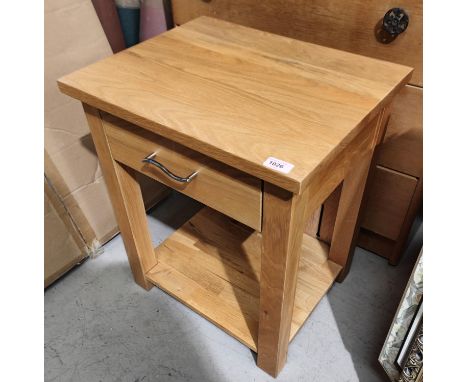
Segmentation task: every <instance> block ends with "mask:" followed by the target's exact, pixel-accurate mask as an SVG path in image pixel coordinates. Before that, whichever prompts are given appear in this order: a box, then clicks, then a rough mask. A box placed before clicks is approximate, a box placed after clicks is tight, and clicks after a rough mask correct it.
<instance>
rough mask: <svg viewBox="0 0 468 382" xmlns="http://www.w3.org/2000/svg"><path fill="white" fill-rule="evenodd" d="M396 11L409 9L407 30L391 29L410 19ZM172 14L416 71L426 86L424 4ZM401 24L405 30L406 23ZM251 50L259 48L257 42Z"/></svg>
mask: <svg viewBox="0 0 468 382" xmlns="http://www.w3.org/2000/svg"><path fill="white" fill-rule="evenodd" d="M395 8H401V9H403V10H404V11H405V13H406V15H407V17H408V23H407V28H406V30H404V31H402V29H400V30H392V28H390V26H391V25H392V24H391V21H392V18H393V21H395V20H396V19H400V18H401V20H404V19H405V18H404V16H403V17H402V14H398V13H395V12H394V13H393V14H392V13H390V12H389V11H390V10H391V9H395ZM172 11H173V12H172V13H173V15H174V22H175V24H177V25H180V24H185V23H186V22H188V21H190V20H193V19H195V18H197V17H199V16H212V17H216V18H219V19H223V20H227V21H231V22H234V23H237V24H241V25H245V26H248V27H252V28H256V29H260V30H264V31H266V32H271V33H276V34H280V35H283V36H287V37H292V38H295V39H297V40H303V41H307V42H312V43H314V44H319V45H324V46H328V47H331V48H335V49H340V50H346V51H348V52H353V53H357V54H362V55H364V56H369V57H374V58H378V59H381V60H386V61H393V62H396V63H398V64H403V65H407V66H411V67H413V68H414V73H413V77H412V78H411V83H412V84H414V85H418V86H422V38H423V37H422V36H423V34H422V18H423V14H422V13H423V2H422V0H400V1H397V2H396V1H381V0H370V1H369V0H366V1H364V0H354V1H349V0H314V1H311V0H269V1H258V0H237V1H235V2H233V1H231V0H216V1H207V0H172ZM387 13H388V14H387ZM386 15H387V19H386V20H387V23H386V26H384V23H383V19H384V16H386ZM397 24H398V25H399V26H401V27H402V26H403V25H402V22H400V23H397ZM385 28H386V29H385ZM388 32H391V33H394V35H392V34H390V33H388ZM398 33H399V34H398ZM251 48H252V49H255V41H252V42H251Z"/></svg>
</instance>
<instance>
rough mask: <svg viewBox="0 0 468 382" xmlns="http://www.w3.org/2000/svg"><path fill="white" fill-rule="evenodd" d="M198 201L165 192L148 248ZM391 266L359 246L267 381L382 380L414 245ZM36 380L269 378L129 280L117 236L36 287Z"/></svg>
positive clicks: (168, 302) (190, 317)
mask: <svg viewBox="0 0 468 382" xmlns="http://www.w3.org/2000/svg"><path fill="white" fill-rule="evenodd" d="M199 207H200V206H199V205H197V204H196V203H194V202H193V201H191V200H190V199H188V198H185V197H183V196H181V195H178V194H174V195H172V196H171V197H170V198H168V199H167V200H166V201H165V202H163V203H162V204H161V205H160V206H158V207H157V208H156V209H155V210H154V211H152V212H151V214H150V216H149V225H150V228H151V231H152V234H153V241H154V243H155V244H157V243H160V242H161V241H162V240H164V239H165V238H166V237H167V236H169V235H170V233H171V232H172V231H173V230H174V228H175V227H177V226H180V225H181V224H182V223H183V222H184V221H185V220H187V219H188V218H189V217H190V216H191V215H192V214H193V213H194V212H196V211H197V210H198V208H199ZM413 233H414V235H413V239H412V240H411V243H410V245H409V247H408V249H407V250H406V253H405V255H404V257H403V259H402V261H401V263H400V265H398V266H397V267H392V266H389V265H388V264H387V261H386V260H385V259H383V258H380V257H378V256H376V255H373V254H371V253H369V252H366V251H364V250H362V249H360V248H358V249H357V250H356V253H355V256H354V262H353V266H352V268H351V272H350V274H349V276H348V278H347V279H346V280H345V282H344V283H343V284H335V285H334V286H333V288H332V289H331V291H330V292H329V293H328V295H327V296H326V297H325V298H323V299H322V301H321V302H320V304H319V305H318V306H317V308H316V310H315V311H314V312H313V313H312V315H311V316H310V317H309V319H308V320H307V322H306V323H305V325H304V327H303V328H302V329H301V331H300V332H299V334H298V335H297V336H296V338H295V339H294V340H293V342H292V343H291V345H290V346H289V355H288V361H287V363H286V366H285V367H284V369H283V371H282V372H281V374H280V375H279V377H278V378H277V379H276V381H294V382H296V381H298V382H299V381H310V382H312V381H317V382H328V381H330V382H331V381H333V382H346V381H362V382H378V381H388V379H387V378H386V376H385V374H384V372H383V371H382V369H381V367H380V364H379V363H378V362H377V357H378V355H379V352H380V349H381V347H382V344H383V342H384V340H385V337H386V334H387V331H388V329H389V326H390V323H391V321H392V319H393V315H394V313H395V311H396V308H397V306H398V303H399V300H400V298H401V295H402V293H403V290H404V288H405V285H406V282H407V280H408V278H409V275H410V273H411V270H412V267H413V265H414V263H415V260H416V257H417V255H418V251H419V248H420V246H421V245H422V225H421V222H419V223H418V224H415V227H414V228H413ZM45 380H46V381H83V382H95V381H96V382H98V381H129V382H141V381H145V382H147V381H174V382H175V381H197V382H198V381H200V382H223V381H235V382H239V381H242V382H243V381H273V380H274V379H273V378H271V377H269V376H268V375H267V374H265V373H264V372H263V371H262V370H260V369H258V368H257V367H256V365H255V358H254V354H253V353H252V352H251V351H250V350H249V349H248V348H247V347H245V346H243V345H242V344H240V343H239V342H237V341H236V340H235V339H233V338H231V337H230V336H229V335H227V334H225V333H224V332H223V331H221V330H220V329H218V328H216V327H215V326H214V325H213V324H211V323H209V322H208V321H206V320H205V319H203V318H202V317H200V316H198V315H197V314H195V313H193V312H192V311H190V309H188V308H186V307H185V306H183V305H182V304H181V303H179V302H177V301H176V300H174V299H172V298H171V297H169V296H168V295H167V294H165V293H164V292H162V291H160V290H158V289H157V288H153V289H152V290H151V291H150V292H146V291H144V290H143V289H141V288H140V287H138V286H137V285H136V284H135V283H134V281H133V278H132V275H131V273H130V268H129V265H128V263H127V258H126V255H125V250H124V246H123V243H122V240H121V238H120V236H117V237H115V238H114V239H113V240H112V241H110V242H109V243H108V244H106V245H105V247H104V253H103V254H101V255H100V256H98V257H97V258H95V259H90V260H88V261H86V262H85V263H84V264H83V265H81V266H79V267H77V268H75V269H74V270H73V271H72V272H70V273H69V274H68V275H66V276H65V277H64V278H62V279H61V280H59V281H58V282H56V283H55V284H54V285H52V286H51V287H49V288H48V289H47V291H46V292H45Z"/></svg>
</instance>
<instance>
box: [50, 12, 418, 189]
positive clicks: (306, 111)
mask: <svg viewBox="0 0 468 382" xmlns="http://www.w3.org/2000/svg"><path fill="white" fill-rule="evenodd" d="M411 73H412V69H411V68H409V67H406V66H402V65H398V64H393V63H390V62H386V61H380V60H376V59H372V58H368V57H364V56H359V55H355V54H351V53H347V52H343V51H339V50H335V49H331V48H326V47H323V46H319V45H314V44H310V43H305V42H302V41H297V40H293V39H290V38H286V37H282V36H277V35H274V34H271V33H266V32H262V31H258V30H255V29H251V28H246V27H243V26H239V25H236V24H233V23H228V22H225V21H221V20H217V19H214V18H209V17H200V18H198V19H196V20H193V21H191V22H189V23H187V24H184V25H183V26H181V27H177V28H175V29H172V30H170V31H168V32H166V33H163V34H161V35H159V36H157V37H154V38H152V39H150V40H147V41H145V42H143V43H141V44H138V45H136V46H134V47H132V48H130V49H127V50H125V51H122V52H120V53H118V54H116V55H114V56H112V57H108V58H106V59H104V60H101V61H99V62H97V63H95V64H92V65H90V66H87V67H85V68H83V69H81V70H78V71H76V72H74V73H72V74H69V75H67V76H65V77H62V78H61V79H60V80H59V81H58V83H59V87H60V89H61V90H62V92H64V93H65V94H68V95H70V96H72V97H74V98H77V99H79V100H81V101H82V102H84V103H87V104H89V105H91V106H94V107H96V108H98V109H101V110H104V111H106V112H109V113H112V114H114V115H116V116H118V117H120V118H123V119H126V120H128V121H130V122H132V123H135V124H137V125H139V126H141V127H143V128H145V129H148V130H151V131H154V132H156V133H158V134H160V135H162V136H165V137H167V138H169V139H172V140H174V141H177V142H179V143H181V144H183V145H185V146H187V147H190V148H192V149H194V150H197V151H200V152H202V153H204V154H206V155H208V156H211V157H213V158H216V159H217V160H219V161H221V162H224V163H226V164H228V165H231V166H233V167H236V168H238V169H240V170H243V171H245V172H247V173H249V174H251V175H254V176H256V177H259V178H261V179H264V180H266V181H269V182H271V183H273V184H277V185H279V186H281V187H283V188H285V189H288V190H290V191H292V192H300V191H301V190H302V189H303V188H304V187H305V186H306V185H307V183H308V182H309V181H310V180H311V178H312V177H313V175H314V172H315V170H316V169H318V166H319V165H320V163H322V162H323V161H324V160H325V159H330V157H332V156H334V155H337V153H338V152H339V151H340V149H342V148H343V147H345V146H346V143H347V142H348V141H349V140H351V139H352V138H353V137H354V136H355V135H356V134H357V133H358V132H359V131H360V129H361V128H363V127H364V126H365V124H366V123H368V122H369V121H370V120H371V119H372V118H374V117H375V116H376V115H377V113H378V112H379V111H380V110H381V108H382V107H383V106H385V105H386V104H388V103H389V102H391V100H392V98H393V96H394V95H395V94H396V92H397V91H398V90H399V89H400V88H401V87H402V86H403V85H404V84H405V83H407V82H408V80H409V78H410V76H411ZM270 157H273V158H276V159H279V160H280V161H284V162H286V167H285V169H286V170H287V169H289V170H290V171H289V172H286V171H285V170H283V171H285V172H280V171H278V170H276V169H272V168H270V167H266V166H265V165H264V163H265V161H266V160H267V159H268V158H270ZM288 164H291V165H292V166H293V167H291V166H288Z"/></svg>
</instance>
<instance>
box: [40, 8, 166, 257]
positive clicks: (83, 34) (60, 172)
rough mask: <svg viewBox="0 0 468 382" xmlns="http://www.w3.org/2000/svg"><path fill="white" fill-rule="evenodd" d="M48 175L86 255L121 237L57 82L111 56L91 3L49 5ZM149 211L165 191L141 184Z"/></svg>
mask: <svg viewBox="0 0 468 382" xmlns="http://www.w3.org/2000/svg"><path fill="white" fill-rule="evenodd" d="M44 21H45V52H44V55H45V79H44V88H45V132H44V138H45V173H46V176H47V179H48V181H49V182H50V184H51V186H52V187H53V189H54V190H55V191H56V193H57V197H58V198H59V200H60V201H61V202H62V203H63V206H64V208H65V209H66V211H67V213H68V215H69V216H70V219H71V220H72V221H73V224H74V226H75V227H76V231H77V234H78V235H79V236H81V239H82V241H83V242H84V243H85V244H86V247H87V250H88V252H90V251H91V252H92V251H93V250H95V249H96V248H99V247H100V246H101V245H102V244H103V243H105V242H106V241H108V240H109V239H110V238H112V237H113V236H114V235H115V234H116V233H117V232H118V228H117V224H116V220H115V217H114V214H113V210H112V206H111V203H110V200H109V197H108V193H107V189H106V186H105V183H104V179H103V177H102V173H101V169H100V167H99V162H98V159H97V157H96V153H95V150H94V145H93V142H92V139H91V136H90V133H89V130H88V125H87V123H86V119H85V116H84V113H83V109H82V106H81V105H80V103H79V102H77V101H75V100H73V99H71V98H69V97H67V96H65V95H63V94H61V93H60V92H59V90H58V87H57V83H56V80H57V79H58V78H59V77H61V76H63V75H65V74H68V73H70V72H72V71H74V70H76V69H79V68H82V67H84V66H86V65H88V64H91V63H93V62H96V61H98V60H100V59H102V58H104V57H107V56H110V55H111V54H112V51H111V48H110V46H109V43H108V41H107V38H106V36H105V34H104V32H103V30H102V27H101V24H100V22H99V19H98V17H97V15H96V12H95V10H94V7H93V5H92V3H91V0H46V1H45V19H44ZM141 183H142V189H143V193H144V196H145V202H146V205H147V206H150V205H154V204H155V203H156V202H157V201H159V200H160V199H161V198H162V197H163V196H164V195H165V194H167V191H166V189H165V188H163V186H162V185H160V184H159V183H156V182H154V181H152V180H150V179H149V178H144V179H142V182H141Z"/></svg>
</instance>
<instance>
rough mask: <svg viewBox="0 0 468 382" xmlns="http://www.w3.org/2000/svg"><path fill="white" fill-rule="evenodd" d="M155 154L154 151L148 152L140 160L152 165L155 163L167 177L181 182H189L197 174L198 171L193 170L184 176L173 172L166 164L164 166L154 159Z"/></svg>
mask: <svg viewBox="0 0 468 382" xmlns="http://www.w3.org/2000/svg"><path fill="white" fill-rule="evenodd" d="M155 156H156V153H153V154H150V155H148V156H147V157H145V159H143V160H142V162H145V163H150V164H152V165H155V166H156V167H157V168H159V169H161V170H162V171H163V172H164V173H165V174H166V175H167V176H168V177H169V178H171V179H174V180H176V181H177V182H181V183H190V182H191V181H192V179H193V178H195V176H197V174H198V171H195V172H194V173H193V174H191V175H189V176H188V177H186V178H182V177H180V176H178V175H176V174H174V173H173V172H171V171H170V170H169V169H168V168H167V167H166V166H164V165H163V164H162V163H160V162H158V161H156V160H154V157H155Z"/></svg>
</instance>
